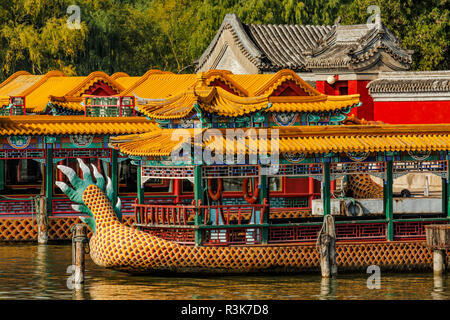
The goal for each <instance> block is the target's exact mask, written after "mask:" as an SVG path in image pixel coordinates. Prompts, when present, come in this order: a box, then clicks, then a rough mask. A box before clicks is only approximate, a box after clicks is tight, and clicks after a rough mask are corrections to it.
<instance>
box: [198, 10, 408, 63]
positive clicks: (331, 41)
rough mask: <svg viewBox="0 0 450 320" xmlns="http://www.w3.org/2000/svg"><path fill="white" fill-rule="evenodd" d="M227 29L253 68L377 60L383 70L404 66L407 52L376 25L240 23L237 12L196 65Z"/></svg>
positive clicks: (209, 51) (225, 20)
mask: <svg viewBox="0 0 450 320" xmlns="http://www.w3.org/2000/svg"><path fill="white" fill-rule="evenodd" d="M225 30H229V31H230V32H231V33H232V35H233V39H234V40H233V41H234V43H235V45H236V47H238V48H239V50H240V51H241V52H242V54H243V55H244V56H245V57H247V58H248V60H249V61H251V63H253V64H254V65H255V66H256V67H257V68H258V70H260V71H262V72H264V71H277V70H280V69H283V68H288V69H292V70H294V71H296V72H304V71H314V70H317V69H333V68H337V69H347V70H349V69H350V70H355V69H360V70H364V69H368V68H371V67H375V68H376V67H377V66H376V65H377V63H378V62H379V61H380V60H382V61H383V63H384V64H385V65H386V66H387V69H388V70H407V69H409V67H410V66H411V62H412V59H411V54H412V51H409V50H404V49H403V48H402V47H401V46H400V44H399V41H398V40H397V38H396V37H395V35H394V34H393V33H391V32H390V31H389V30H387V29H386V27H385V26H384V25H383V24H382V23H381V20H380V22H379V23H378V24H376V25H375V28H370V27H369V26H367V25H340V24H336V25H334V26H319V25H288V24H286V25H271V24H258V25H257V24H249V25H246V24H243V23H242V22H241V21H240V20H239V17H238V16H237V15H236V14H227V15H226V16H225V17H224V20H223V22H222V25H221V26H220V28H219V30H218V31H217V33H216V36H215V37H214V39H213V40H212V41H211V43H210V45H209V46H208V48H207V49H206V50H205V51H204V53H203V55H202V56H201V57H200V58H199V59H198V60H197V61H196V64H197V69H201V68H202V66H203V65H204V64H205V63H206V62H207V61H208V59H209V58H210V57H211V56H212V54H213V51H214V50H215V48H216V46H217V45H218V43H219V38H220V36H221V34H222V33H223V32H224V31H225Z"/></svg>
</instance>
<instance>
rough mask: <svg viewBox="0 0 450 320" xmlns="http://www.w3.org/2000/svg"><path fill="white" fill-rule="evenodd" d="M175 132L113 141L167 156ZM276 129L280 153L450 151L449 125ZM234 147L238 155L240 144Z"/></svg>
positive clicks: (175, 142) (249, 149)
mask: <svg viewBox="0 0 450 320" xmlns="http://www.w3.org/2000/svg"><path fill="white" fill-rule="evenodd" d="M174 130H175V129H158V130H154V131H153V132H150V133H144V134H138V135H133V136H122V137H117V138H115V139H113V140H112V142H113V144H114V145H115V146H116V147H117V148H118V149H119V150H120V151H121V152H123V153H126V154H129V155H138V156H167V155H170V153H171V152H172V150H174V148H175V147H176V146H177V145H178V144H179V143H180V141H181V140H178V139H174V140H172V134H173V133H174ZM188 130H189V132H190V133H191V137H193V135H194V132H204V130H206V129H197V130H201V131H194V129H188ZM215 130H221V132H222V133H223V137H225V129H215ZM244 130H245V129H244ZM273 130H277V131H278V134H279V152H280V153H285V152H288V153H297V152H298V153H300V152H303V153H328V152H336V153H337V152H368V151H370V152H371V151H377V152H378V151H379V152H382V151H427V150H430V151H441V150H450V124H449V125H447V124H437V125H436V124H431V125H429V124H427V125H417V124H414V125H385V124H383V125H348V126H347V125H346V126H296V127H280V128H278V127H277V128H276V129H275V128H272V129H269V133H268V139H269V140H270V137H271V136H272V134H274V132H273ZM256 132H258V131H256ZM191 140H192V141H194V140H193V139H191ZM252 140H253V141H255V143H256V145H259V144H260V143H261V140H260V139H256V140H255V139H252ZM215 143H218V145H219V146H223V147H225V146H226V140H225V138H221V139H220V140H219V141H215V139H209V140H208V141H203V145H202V147H203V148H206V147H209V148H211V149H212V148H213V147H214V145H215ZM264 145H267V148H268V152H269V153H270V151H271V143H270V142H267V143H265V144H264ZM253 147H254V146H253V144H252V143H251V142H250V140H249V138H247V142H246V145H245V148H244V149H245V150H246V153H247V154H249V153H255V152H256V149H255V150H253V149H252V148H253ZM234 148H235V152H236V150H237V148H238V147H237V145H235V146H234ZM224 152H225V150H224Z"/></svg>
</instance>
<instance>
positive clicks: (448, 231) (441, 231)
mask: <svg viewBox="0 0 450 320" xmlns="http://www.w3.org/2000/svg"><path fill="white" fill-rule="evenodd" d="M425 232H426V236H427V246H428V247H430V248H431V249H432V250H433V272H434V274H435V275H441V274H443V273H444V272H445V267H446V262H447V257H446V250H447V249H450V226H449V225H428V226H425Z"/></svg>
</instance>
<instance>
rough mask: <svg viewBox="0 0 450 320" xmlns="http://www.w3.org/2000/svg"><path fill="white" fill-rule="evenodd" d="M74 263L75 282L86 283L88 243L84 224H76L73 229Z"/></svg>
mask: <svg viewBox="0 0 450 320" xmlns="http://www.w3.org/2000/svg"><path fill="white" fill-rule="evenodd" d="M72 232H73V235H72V265H74V266H75V274H74V277H73V282H74V283H75V284H81V283H84V273H85V253H86V246H87V245H88V237H87V228H86V226H85V225H84V224H76V225H75V227H74V228H73V229H72Z"/></svg>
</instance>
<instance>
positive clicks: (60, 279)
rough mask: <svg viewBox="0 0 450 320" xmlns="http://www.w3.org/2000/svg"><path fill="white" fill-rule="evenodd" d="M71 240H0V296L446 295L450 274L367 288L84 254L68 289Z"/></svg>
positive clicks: (394, 279)
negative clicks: (174, 269) (132, 269)
mask: <svg viewBox="0 0 450 320" xmlns="http://www.w3.org/2000/svg"><path fill="white" fill-rule="evenodd" d="M70 264H71V245H70V244H59V245H52V244H50V245H48V246H39V245H37V244H35V243H34V244H17V243H14V244H9V243H0V300H4V299H66V300H71V299H96V300H102V299H124V300H129V299H132V300H141V299H145V300H150V299H151V300H179V299H183V300H185V299H188V300H195V299H224V300H228V299H239V300H246V299H252V300H253V299H257V300H260V299H261V300H264V299H275V300H286V299H296V300H297V299H305V300H311V299H312V300H317V299H332V300H333V299H339V300H354V299H370V300H375V299H377V300H378V299H389V300H397V299H422V300H429V299H450V274H447V275H446V276H444V277H434V276H433V273H432V271H431V267H430V272H428V273H389V274H384V273H382V274H381V288H380V289H372V290H371V289H369V288H368V287H367V278H368V277H369V276H370V275H369V274H365V273H361V274H357V273H351V274H348V273H347V274H339V276H338V278H337V279H333V280H325V281H322V280H321V278H320V275H319V273H317V274H315V273H314V274H298V275H279V276H278V275H273V276H267V275H264V276H220V277H213V276H209V277H201V276H189V277H185V276H184V277H180V276H170V277H161V276H133V275H129V274H126V273H121V272H116V271H111V270H106V269H104V268H101V267H98V266H96V265H95V264H94V263H93V262H92V261H91V259H90V257H88V256H87V257H86V283H85V285H84V286H83V287H82V288H81V289H79V290H74V289H72V290H71V289H68V287H67V279H68V278H69V277H70V276H71V275H70V274H69V273H67V268H68V267H69V265H70Z"/></svg>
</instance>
